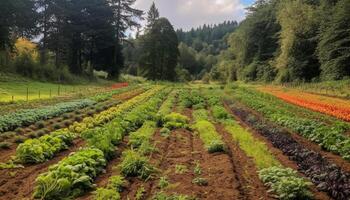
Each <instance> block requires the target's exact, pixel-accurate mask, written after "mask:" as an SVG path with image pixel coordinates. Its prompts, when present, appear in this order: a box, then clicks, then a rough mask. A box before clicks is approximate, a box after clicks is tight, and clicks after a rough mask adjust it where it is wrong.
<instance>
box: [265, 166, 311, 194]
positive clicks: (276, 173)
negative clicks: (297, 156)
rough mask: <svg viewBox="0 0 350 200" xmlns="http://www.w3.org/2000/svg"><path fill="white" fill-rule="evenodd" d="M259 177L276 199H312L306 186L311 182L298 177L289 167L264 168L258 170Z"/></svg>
mask: <svg viewBox="0 0 350 200" xmlns="http://www.w3.org/2000/svg"><path fill="white" fill-rule="evenodd" d="M259 177H260V179H261V180H262V181H263V182H264V183H265V184H266V185H267V186H269V187H270V188H271V190H270V192H273V193H275V194H276V195H277V197H278V199H281V200H292V199H312V193H311V192H310V191H309V188H308V187H309V186H310V185H312V183H310V182H308V181H306V180H305V179H303V178H299V177H298V175H297V172H296V171H293V170H292V169H290V168H287V169H284V168H279V167H271V168H266V169H263V170H260V171H259Z"/></svg>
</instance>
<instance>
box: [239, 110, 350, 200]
mask: <svg viewBox="0 0 350 200" xmlns="http://www.w3.org/2000/svg"><path fill="white" fill-rule="evenodd" d="M232 111H233V112H234V113H235V114H236V115H237V116H239V117H240V118H241V120H243V121H244V122H245V123H247V124H248V125H249V126H251V127H253V128H254V129H255V130H257V131H258V132H259V133H260V134H261V135H263V136H264V137H266V138H267V139H268V140H270V141H271V143H272V144H273V146H274V147H276V148H278V149H280V150H281V151H282V152H283V154H285V155H287V156H289V158H290V159H291V160H294V161H295V162H296V163H297V164H298V166H299V169H300V171H301V172H302V173H304V174H305V175H306V176H307V177H309V179H310V180H311V181H312V182H313V183H314V184H315V185H316V186H317V189H318V190H320V191H325V192H327V193H328V194H329V195H330V196H331V197H332V198H334V199H340V200H347V199H348V197H349V196H350V174H349V173H347V172H344V171H343V170H342V169H341V168H340V167H339V166H337V165H335V164H333V163H331V162H329V161H328V160H327V159H326V158H324V157H323V156H322V155H321V154H319V153H317V152H315V151H312V150H309V149H307V148H305V147H304V146H303V145H302V144H300V143H298V142H297V141H296V140H294V139H293V138H292V136H291V135H290V134H289V133H288V132H286V131H285V130H283V129H281V128H279V127H276V126H274V125H273V124H271V123H269V122H268V121H266V120H264V119H261V118H260V117H258V116H256V115H255V114H252V113H251V112H250V111H248V110H247V109H245V108H243V107H239V106H237V105H236V106H234V107H233V108H232Z"/></svg>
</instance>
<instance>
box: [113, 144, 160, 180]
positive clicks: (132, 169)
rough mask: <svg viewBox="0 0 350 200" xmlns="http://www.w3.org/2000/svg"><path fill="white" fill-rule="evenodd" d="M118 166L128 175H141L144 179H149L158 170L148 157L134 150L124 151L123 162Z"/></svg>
mask: <svg viewBox="0 0 350 200" xmlns="http://www.w3.org/2000/svg"><path fill="white" fill-rule="evenodd" d="M118 168H120V170H121V173H122V174H123V175H124V176H126V177H140V178H141V179H143V180H146V179H149V178H150V177H151V175H152V173H154V172H155V171H156V169H155V168H154V167H153V166H152V165H151V164H150V162H149V160H148V158H146V157H144V156H142V155H140V153H138V152H137V151H134V150H127V151H124V152H123V156H122V162H121V163H120V164H119V165H118Z"/></svg>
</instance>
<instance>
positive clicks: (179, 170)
mask: <svg viewBox="0 0 350 200" xmlns="http://www.w3.org/2000/svg"><path fill="white" fill-rule="evenodd" d="M186 172H188V168H187V166H186V165H175V173H176V174H184V173H186Z"/></svg>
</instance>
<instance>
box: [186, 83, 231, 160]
mask: <svg viewBox="0 0 350 200" xmlns="http://www.w3.org/2000/svg"><path fill="white" fill-rule="evenodd" d="M180 100H181V104H182V105H183V106H184V107H187V108H190V107H192V108H193V109H194V111H193V113H192V116H193V118H194V120H195V122H194V125H193V127H192V128H193V129H195V130H196V131H197V132H198V134H199V137H200V139H201V140H202V141H203V143H204V146H205V148H206V149H207V151H208V152H209V153H215V152H222V151H224V147H225V145H224V143H223V141H222V138H221V136H220V135H219V134H218V133H217V132H216V128H215V126H214V125H213V124H212V123H211V122H210V121H209V115H208V111H207V110H206V109H205V107H206V100H205V98H204V97H203V96H202V95H201V94H200V92H199V91H198V90H192V91H185V92H183V93H182V95H181V97H180Z"/></svg>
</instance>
